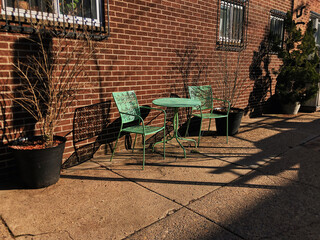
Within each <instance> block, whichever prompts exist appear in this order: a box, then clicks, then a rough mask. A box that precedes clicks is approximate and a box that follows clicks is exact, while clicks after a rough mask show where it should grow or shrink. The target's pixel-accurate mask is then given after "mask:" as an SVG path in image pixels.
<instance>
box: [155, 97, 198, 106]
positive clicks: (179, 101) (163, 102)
mask: <svg viewBox="0 0 320 240" xmlns="http://www.w3.org/2000/svg"><path fill="white" fill-rule="evenodd" d="M152 103H153V104H154V105H157V106H162V107H174V108H176V107H196V106H199V105H200V104H201V102H200V101H199V100H194V99H190V98H158V99H155V100H153V101H152Z"/></svg>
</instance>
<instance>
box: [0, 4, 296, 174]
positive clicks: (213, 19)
mask: <svg viewBox="0 0 320 240" xmlns="http://www.w3.org/2000/svg"><path fill="white" fill-rule="evenodd" d="M217 9H219V4H218V0H214V1H207V0H185V1H178V0H177V1H172V0H148V1H147V0H110V27H111V34H110V37H109V39H107V40H104V41H101V42H97V47H96V55H95V59H94V61H90V64H88V66H87V74H88V77H87V78H86V79H83V80H82V81H84V83H85V85H86V87H85V88H84V89H83V91H82V92H81V94H79V96H78V98H79V102H77V104H76V105H75V106H74V108H76V107H80V106H85V105H89V104H93V103H97V102H102V101H108V100H110V101H111V108H110V112H109V117H108V122H109V126H110V127H109V133H108V134H109V135H108V136H110V137H111V136H114V133H113V132H114V131H115V130H114V129H116V128H113V126H114V125H112V123H114V121H115V120H116V119H117V118H118V117H119V114H118V111H117V109H116V106H115V104H114V101H113V99H112V96H111V93H112V92H114V91H126V90H134V91H135V92H136V94H137V96H138V100H139V102H140V104H141V105H144V104H146V105H152V100H153V99H155V98H158V97H163V96H169V95H170V94H173V93H174V94H177V95H179V96H180V97H186V96H187V95H186V91H185V90H186V86H187V85H191V84H210V85H212V86H213V88H214V93H215V94H216V95H219V86H218V85H217V82H218V81H219V80H220V79H221V78H222V76H223V68H224V67H223V61H222V59H223V58H221V56H224V55H225V54H227V55H228V61H229V63H230V67H229V70H232V69H235V61H236V59H237V53H236V52H226V51H222V50H217V49H216V47H217V46H216V39H217V36H216V34H217V29H218V28H219V26H218V21H217ZM271 9H276V10H280V11H283V12H287V11H288V10H290V9H291V0H284V1H266V0H263V1H262V0H255V1H253V0H250V5H249V16H248V30H247V38H248V39H247V48H246V49H245V50H244V52H243V55H244V56H243V59H242V61H241V63H240V65H241V71H240V72H241V77H242V78H245V79H246V85H247V86H248V88H247V89H246V91H245V92H244V93H243V94H241V96H240V98H239V101H238V104H237V107H243V108H246V110H247V112H248V115H250V114H252V113H253V114H254V113H256V112H260V111H261V106H262V105H263V103H264V102H265V101H266V100H267V99H268V98H269V96H270V91H271V92H272V91H273V86H274V84H275V82H274V81H275V79H274V75H273V74H272V69H273V68H277V67H278V65H279V61H278V59H277V57H276V55H270V56H269V55H266V54H265V53H264V51H263V49H264V37H265V36H266V33H267V31H268V23H269V18H270V10H271ZM23 37H27V36H26V35H22V34H17V33H5V32H1V33H0V50H1V51H0V60H1V62H0V74H1V80H0V81H1V85H4V86H7V87H9V88H11V89H13V88H14V87H15V86H14V85H13V80H12V65H11V64H12V61H13V59H14V56H13V54H18V53H19V51H20V50H19V49H17V48H18V45H17V44H16V43H17V42H18V41H19V39H21V38H23ZM26 47H27V46H22V48H23V49H25V48H26ZM14 48H15V49H14ZM21 51H24V50H21ZM186 53H190V54H191V56H194V58H193V61H192V63H191V66H192V67H193V68H192V70H191V71H190V73H189V75H188V74H186V73H187V72H186V69H187V68H186V65H183V64H185V62H183V60H187V59H185V58H183V57H182V56H184V54H186ZM268 56H269V57H270V62H269V61H265V60H266V59H267V57H268ZM189 60H190V58H189ZM183 66H184V67H183ZM206 66H207V67H206ZM179 67H180V69H183V71H182V72H183V73H185V74H184V75H182V74H181V72H180V71H179ZM181 67H182V68H181ZM199 71H202V73H201V74H200V75H199ZM268 74H270V78H268ZM270 81H271V83H270ZM268 84H270V87H265V86H267V85H268ZM4 100H5V99H4ZM1 101H2V105H3V109H4V110H5V111H6V115H5V118H4V116H2V117H1V122H0V123H1V126H0V127H1V131H0V136H1V141H2V143H1V145H2V146H1V145H0V148H1V149H0V171H2V170H4V169H8V168H9V167H10V166H12V165H13V163H12V161H11V155H10V154H9V153H8V151H7V148H6V147H5V146H3V145H5V144H6V142H7V140H11V139H13V138H14V133H15V131H16V132H19V129H18V126H15V130H13V128H12V114H11V102H10V101H9V100H6V101H3V99H1ZM74 108H73V109H70V111H69V113H68V115H67V116H66V119H65V120H64V121H63V122H62V124H61V125H60V126H58V127H57V128H56V133H57V134H59V135H65V134H66V133H67V132H69V131H70V130H71V129H72V117H73V112H74ZM151 116H154V115H151ZM149 119H151V118H149ZM4 120H6V122H4ZM184 120H185V119H182V121H184ZM159 122H160V120H159ZM6 124H8V125H6ZM22 125H23V122H22ZM112 128H113V130H112ZM107 142H108V143H110V142H111V143H112V140H110V141H107ZM120 143H121V145H122V146H123V141H122V142H120ZM106 152H107V153H108V154H109V153H110V149H109V148H107V150H106ZM72 153H73V148H72V141H71V135H69V137H68V142H67V145H66V150H65V159H67V158H68V157H69V156H70V155H71V154H72ZM4 171H5V170H4ZM4 171H2V172H4Z"/></svg>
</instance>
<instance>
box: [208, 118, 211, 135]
mask: <svg viewBox="0 0 320 240" xmlns="http://www.w3.org/2000/svg"><path fill="white" fill-rule="evenodd" d="M210 126H211V118H210V119H209V127H208V132H209V131H210Z"/></svg>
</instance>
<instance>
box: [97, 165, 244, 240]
mask: <svg viewBox="0 0 320 240" xmlns="http://www.w3.org/2000/svg"><path fill="white" fill-rule="evenodd" d="M102 167H104V168H105V169H107V170H109V171H110V172H112V173H114V174H116V175H118V176H119V177H122V178H124V179H126V180H128V181H130V182H133V183H135V184H137V185H138V186H140V187H142V188H144V189H146V190H148V191H150V192H152V193H154V194H157V195H159V196H160V197H163V198H165V199H167V200H169V201H171V202H174V203H176V204H178V205H179V206H181V208H179V209H177V210H175V211H174V212H177V211H179V210H181V209H183V208H185V209H187V210H189V211H191V212H193V213H195V214H197V215H198V216H200V217H202V218H205V219H206V220H208V221H210V222H212V223H214V224H216V225H218V226H219V227H221V228H222V229H224V230H226V231H228V232H230V233H231V234H234V235H236V236H237V237H239V238H241V239H244V238H243V237H242V236H240V235H239V234H237V233H234V232H233V231H231V230H230V229H228V228H227V227H225V226H223V225H221V224H219V223H217V222H216V221H214V220H212V219H210V218H208V217H206V216H204V215H202V214H201V213H198V212H196V211H194V210H193V209H191V208H189V207H188V205H189V204H190V203H188V204H187V205H183V204H182V203H179V202H177V201H175V200H173V199H171V198H169V197H167V196H165V195H163V194H161V193H158V192H156V191H154V190H152V189H150V188H148V187H146V186H144V185H142V184H141V183H139V182H136V181H134V180H132V179H130V178H127V177H125V176H123V175H121V174H120V173H117V172H115V171H113V170H112V169H110V168H108V167H107V166H102ZM240 177H241V176H240ZM228 184H229V183H226V184H225V185H223V186H220V187H218V188H216V189H214V190H213V191H211V192H209V193H208V194H210V193H212V192H214V191H217V190H218V189H220V188H222V187H224V186H227V185H228ZM208 194H206V195H208ZM206 195H205V196H206ZM203 197H204V196H202V197H200V198H198V199H194V200H193V201H192V202H195V201H197V200H199V199H201V198H203ZM170 215H171V214H170ZM166 217H168V214H167V215H166V216H165V217H164V218H166ZM164 218H162V219H159V220H157V221H155V222H153V223H152V224H150V225H148V226H145V227H143V228H141V229H139V230H138V231H137V232H139V231H141V230H142V229H145V228H147V227H149V226H151V225H153V224H155V223H157V222H159V221H161V220H163V219H164ZM133 234H134V233H132V234H130V235H128V236H127V237H125V238H128V237H130V236H131V235H133ZM125 238H124V239H125Z"/></svg>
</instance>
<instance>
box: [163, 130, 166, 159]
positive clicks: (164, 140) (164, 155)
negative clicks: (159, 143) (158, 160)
mask: <svg viewBox="0 0 320 240" xmlns="http://www.w3.org/2000/svg"><path fill="white" fill-rule="evenodd" d="M163 160H166V128H163Z"/></svg>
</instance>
